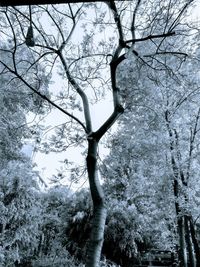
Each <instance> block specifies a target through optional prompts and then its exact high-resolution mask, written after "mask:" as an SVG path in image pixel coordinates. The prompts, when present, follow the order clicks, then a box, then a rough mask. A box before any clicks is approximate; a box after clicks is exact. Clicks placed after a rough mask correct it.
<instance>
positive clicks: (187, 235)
mask: <svg viewBox="0 0 200 267" xmlns="http://www.w3.org/2000/svg"><path fill="white" fill-rule="evenodd" d="M184 219H185V239H186V244H187V247H188V258H189V266H190V267H196V260H195V255H194V246H193V242H192V238H191V234H190V224H189V218H188V216H184Z"/></svg>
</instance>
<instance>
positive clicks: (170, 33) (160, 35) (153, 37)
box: [125, 32, 175, 44]
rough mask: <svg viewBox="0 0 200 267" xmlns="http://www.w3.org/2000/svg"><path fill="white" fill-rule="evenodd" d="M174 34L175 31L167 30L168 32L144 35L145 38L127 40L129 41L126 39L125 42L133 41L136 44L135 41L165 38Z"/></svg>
mask: <svg viewBox="0 0 200 267" xmlns="http://www.w3.org/2000/svg"><path fill="white" fill-rule="evenodd" d="M174 34H175V32H167V33H163V34H155V35H148V36H146V37H143V38H138V39H131V40H127V41H125V44H128V43H133V44H134V43H137V42H143V41H147V40H151V39H156V38H165V37H168V36H172V35H174Z"/></svg>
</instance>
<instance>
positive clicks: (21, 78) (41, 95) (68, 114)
mask: <svg viewBox="0 0 200 267" xmlns="http://www.w3.org/2000/svg"><path fill="white" fill-rule="evenodd" d="M0 63H1V64H2V65H3V66H4V67H5V68H6V69H8V70H9V71H10V72H11V73H12V74H14V75H15V76H16V77H17V78H18V79H20V80H21V81H22V82H23V83H24V84H25V85H26V86H27V87H28V88H29V89H30V90H32V91H33V92H34V93H36V94H37V95H38V96H40V97H41V98H42V99H44V100H45V101H47V102H48V103H49V104H51V105H52V106H53V107H55V108H57V109H58V110H60V111H61V112H62V113H64V114H65V115H67V116H69V117H70V118H72V119H73V120H75V121H76V122H77V123H78V124H80V125H81V126H82V128H83V129H84V131H85V132H87V131H86V127H85V125H84V124H83V123H82V122H81V121H80V120H79V119H78V118H76V117H75V116H74V115H72V114H70V113H69V112H67V111H66V110H64V109H63V108H61V107H59V106H58V105H57V104H55V103H54V102H53V101H51V100H50V99H49V98H48V97H47V96H45V95H43V94H42V93H40V92H39V91H37V90H36V89H35V88H34V87H32V86H31V85H30V84H29V83H28V82H27V81H26V80H24V79H23V77H22V76H21V75H19V74H18V73H17V72H16V71H14V70H12V69H11V68H10V67H8V66H7V65H6V64H5V63H4V62H2V61H0Z"/></svg>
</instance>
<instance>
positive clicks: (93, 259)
mask: <svg viewBox="0 0 200 267" xmlns="http://www.w3.org/2000/svg"><path fill="white" fill-rule="evenodd" d="M97 147H98V141H96V140H95V139H94V138H90V140H88V155H87V171H88V177H89V183H90V191H91V196H92V200H93V225H92V233H91V237H90V241H89V245H88V250H87V261H86V267H98V266H99V261H100V256H101V249H102V245H103V239H104V228H105V221H106V215H107V210H106V208H105V203H104V195H103V190H102V187H101V185H100V183H99V179H98V173H97Z"/></svg>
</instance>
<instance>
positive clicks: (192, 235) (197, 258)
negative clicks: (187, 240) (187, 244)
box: [189, 217, 200, 267]
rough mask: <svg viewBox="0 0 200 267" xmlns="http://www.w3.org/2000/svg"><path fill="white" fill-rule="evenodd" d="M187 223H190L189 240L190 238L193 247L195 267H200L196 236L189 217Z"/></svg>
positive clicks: (199, 251)
mask: <svg viewBox="0 0 200 267" xmlns="http://www.w3.org/2000/svg"><path fill="white" fill-rule="evenodd" d="M189 223H190V232H191V238H192V242H193V245H194V252H195V255H196V267H200V249H199V244H198V241H197V238H196V234H195V228H194V223H193V221H192V218H191V217H190V218H189Z"/></svg>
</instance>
